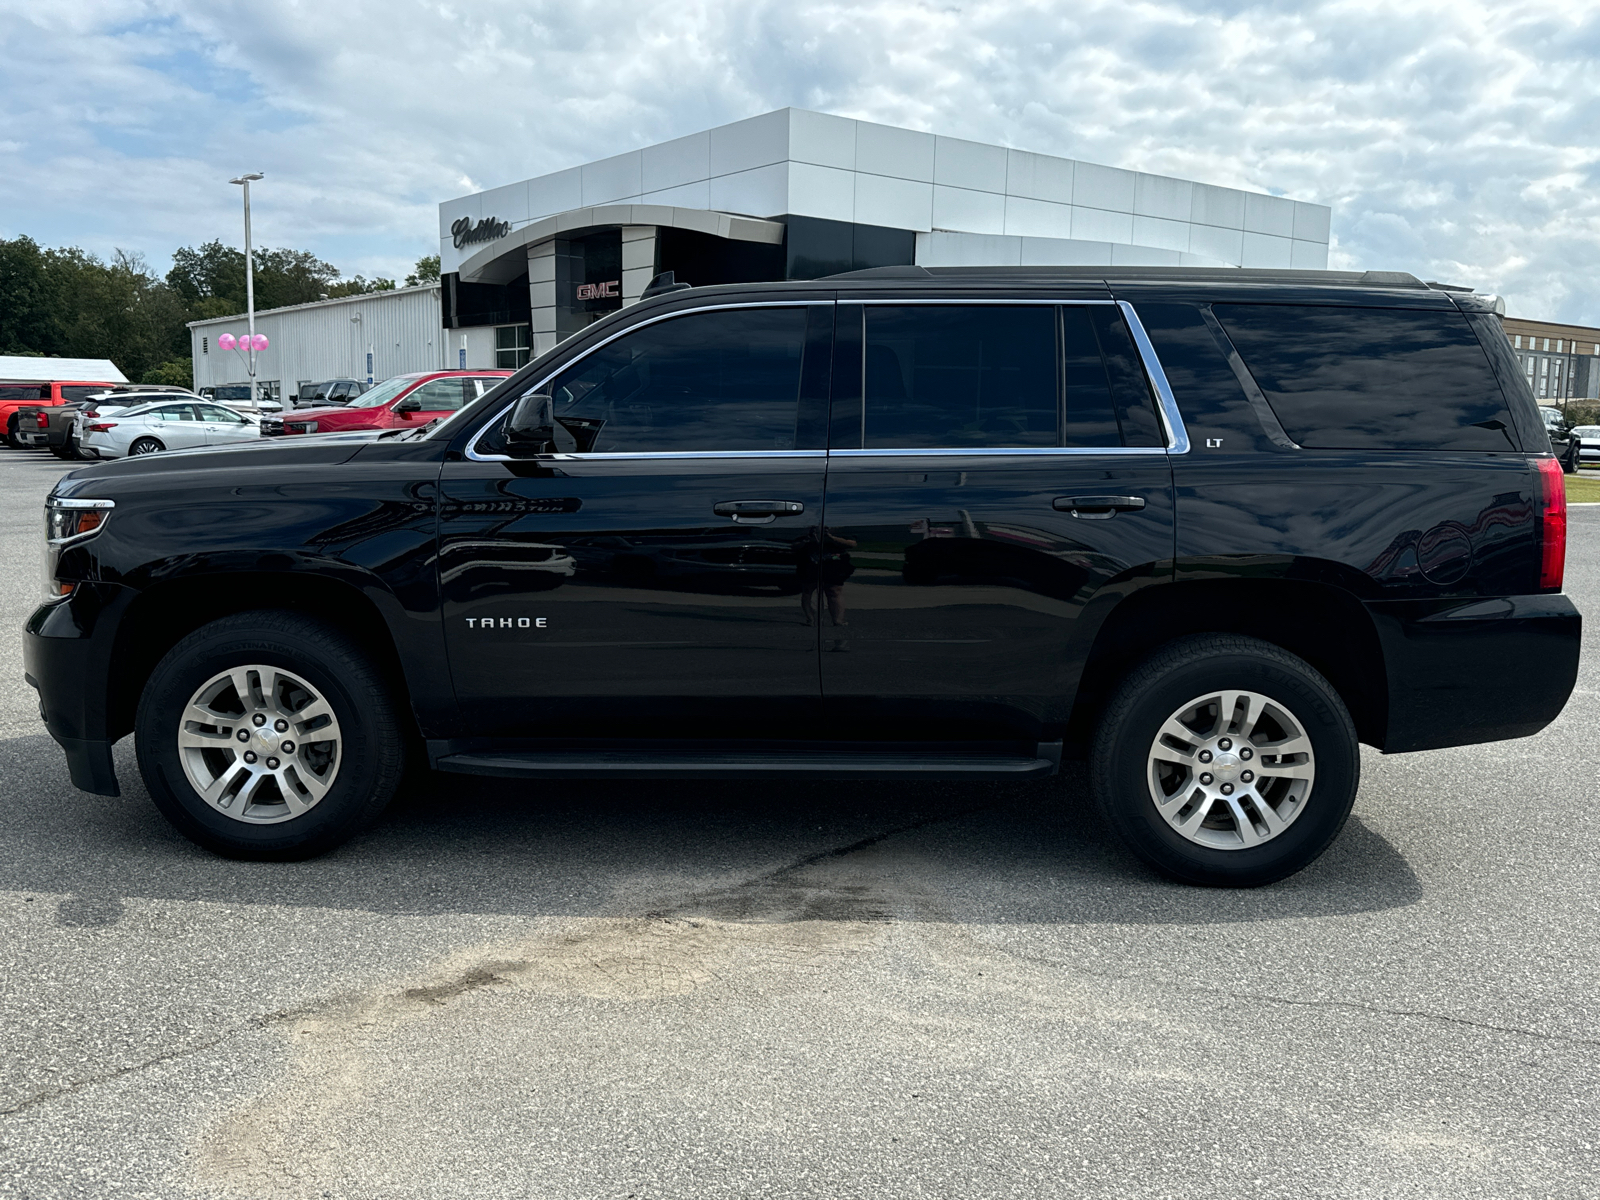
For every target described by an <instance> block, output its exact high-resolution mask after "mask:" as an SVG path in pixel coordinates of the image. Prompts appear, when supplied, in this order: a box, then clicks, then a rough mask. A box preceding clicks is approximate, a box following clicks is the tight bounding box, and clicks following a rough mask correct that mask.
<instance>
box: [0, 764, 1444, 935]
mask: <svg viewBox="0 0 1600 1200" xmlns="http://www.w3.org/2000/svg"><path fill="white" fill-rule="evenodd" d="M116 758H117V767H118V774H119V776H120V778H121V780H122V784H123V788H124V795H123V796H121V797H120V798H117V799H107V798H105V797H98V796H90V795H87V794H85V793H83V792H79V791H77V790H76V789H74V788H73V787H72V786H71V785H70V784H69V783H68V782H67V779H66V769H65V765H64V764H63V763H62V761H61V756H60V751H59V750H58V749H57V748H56V746H55V745H54V743H53V742H51V741H50V739H49V738H48V737H44V736H37V737H24V738H12V739H7V740H3V741H0V814H3V817H4V820H5V822H6V828H7V830H8V835H9V836H8V837H7V838H6V839H5V841H4V843H3V844H0V888H4V889H7V890H11V891H20V892H24V893H46V894H49V895H52V896H55V897H64V898H61V899H58V900H57V911H56V920H57V923H58V924H61V925H65V926H76V927H84V926H97V925H100V926H103V925H114V924H116V923H117V922H118V921H119V920H120V919H121V917H122V915H123V911H124V907H125V904H124V902H125V901H129V900H134V899H137V898H148V899H163V900H191V901H203V902H209V903H217V904H227V905H286V906H292V907H317V908H328V909H338V910H359V911H370V912H377V913H406V914H418V915H431V914H446V913H476V914H503V915H518V916H555V917H560V916H573V917H590V916H639V915H647V914H652V913H665V914H670V915H674V916H695V915H699V916H704V917H706V918H708V919H726V920H754V921H773V920H778V921H791V920H814V919H824V920H935V921H950V922H961V923H988V924H1012V923H1040V924H1097V923H1113V924H1138V925H1204V924H1216V923H1229V922H1249V921H1264V920H1277V919H1283V918H1291V917H1320V916H1335V915H1344V914H1349V913H1359V912H1372V911H1379V910H1386V909H1392V908H1398V907H1403V906H1406V905H1409V904H1414V903H1416V902H1417V901H1418V900H1419V899H1420V898H1421V896H1422V888H1421V885H1420V883H1419V882H1418V880H1417V878H1416V876H1415V874H1414V873H1413V872H1412V870H1411V868H1410V867H1409V865H1408V864H1407V863H1406V861H1405V860H1404V858H1403V857H1402V856H1401V855H1400V854H1399V853H1398V852H1397V851H1396V850H1395V849H1394V847H1393V846H1391V845H1390V844H1389V843H1388V842H1387V841H1385V840H1384V839H1383V838H1382V837H1381V836H1379V835H1378V834H1376V833H1374V832H1373V831H1372V830H1371V829H1369V828H1368V827H1367V826H1365V825H1363V824H1362V823H1361V822H1360V821H1359V820H1357V819H1352V820H1351V821H1350V823H1349V824H1348V825H1347V826H1346V828H1345V831H1344V833H1343V835H1342V836H1341V837H1340V838H1339V840H1338V841H1337V842H1336V843H1335V844H1334V846H1333V847H1332V848H1331V849H1330V850H1329V851H1328V853H1327V854H1325V855H1324V856H1323V857H1322V858H1321V859H1320V860H1319V861H1318V862H1316V863H1314V864H1313V865H1312V866H1311V867H1310V868H1308V869H1307V870H1305V871H1303V872H1301V873H1300V874H1298V875H1296V876H1294V877H1292V878H1290V879H1288V880H1285V881H1283V882H1282V883H1279V884H1276V885H1274V886H1272V887H1267V888H1260V889H1256V890H1251V891H1231V890H1215V889H1205V888H1192V887H1186V886H1183V885H1181V884H1175V883H1172V882H1170V881H1168V880H1166V879H1164V878H1162V877H1160V876H1158V875H1156V874H1154V873H1153V872H1151V871H1149V870H1148V869H1146V868H1145V867H1144V866H1143V865H1142V864H1140V863H1138V862H1137V861H1135V860H1133V859H1132V858H1130V857H1129V856H1127V855H1126V854H1125V853H1124V852H1123V851H1122V850H1121V849H1120V847H1118V846H1117V845H1116V844H1115V843H1114V841H1113V840H1112V838H1111V836H1110V835H1109V833H1108V831H1107V830H1106V829H1105V828H1104V827H1103V825H1102V824H1101V822H1100V820H1099V818H1098V815H1097V814H1096V813H1095V811H1094V809H1093V806H1092V804H1091V803H1090V802H1089V799H1088V795H1087V790H1086V787H1085V782H1084V778H1083V771H1082V770H1081V769H1079V768H1076V767H1069V768H1068V769H1067V770H1066V771H1065V772H1064V773H1063V776H1062V777H1061V778H1060V779H1056V780H1041V781H1035V782H1031V783H1023V784H1015V783H963V782H949V781H935V782H919V781H894V782H870V781H869V782H859V783H858V782H825V783H823V782H815V781H811V782H805V781H791V780H777V781H765V780H760V781H726V782H724V781H712V782H706V781H681V782H666V783H659V782H610V781H556V782H546V783H538V784H530V783H522V782H518V781H502V780H493V779H478V778H473V777H467V776H448V775H431V776H428V777H426V778H424V779H423V780H421V781H420V782H419V783H418V784H416V785H414V786H412V787H410V788H409V789H408V791H407V793H406V794H405V795H403V796H402V797H401V798H400V799H399V800H397V802H396V804H395V805H394V806H393V807H392V808H391V809H390V811H389V812H388V814H386V816H385V817H384V819H383V821H382V822H381V823H380V824H379V825H378V826H377V827H376V828H374V829H373V830H371V831H370V832H369V833H367V834H365V835H364V836H362V837H360V838H358V839H356V840H355V841H353V842H351V843H350V844H349V845H347V846H345V847H343V848H341V849H340V850H338V851H336V852H334V853H333V854H330V855H327V856H325V857H323V858H320V859H316V860H313V861H311V862H304V863H244V862H232V861H228V860H225V859H221V858H216V857H214V856H212V855H210V854H208V853H206V852H205V851H202V850H200V849H198V848H197V847H195V846H193V845H191V844H190V843H189V842H188V841H186V840H185V839H183V838H182V837H181V836H180V835H178V834H177V833H176V832H175V831H174V830H173V829H172V828H171V827H170V826H169V825H168V824H167V823H166V821H165V820H164V819H163V818H162V817H161V816H160V814H159V813H157V812H156V810H155V808H154V807H153V806H152V805H151V804H150V802H149V798H148V796H147V795H146V794H145V792H144V789H143V786H142V785H141V783H140V782H139V777H138V773H137V771H136V769H135V766H134V762H133V754H132V745H131V742H124V743H123V744H122V745H119V746H118V747H117V749H116Z"/></svg>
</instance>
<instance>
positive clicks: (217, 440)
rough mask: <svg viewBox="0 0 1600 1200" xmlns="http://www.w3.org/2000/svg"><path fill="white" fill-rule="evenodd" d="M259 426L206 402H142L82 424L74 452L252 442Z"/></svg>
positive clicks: (121, 452)
mask: <svg viewBox="0 0 1600 1200" xmlns="http://www.w3.org/2000/svg"><path fill="white" fill-rule="evenodd" d="M260 436H261V426H260V425H259V424H258V423H257V422H256V421H254V420H252V419H251V418H249V417H246V416H244V415H243V414H241V413H237V412H234V411H233V410H232V409H231V408H224V407H223V406H222V405H220V404H212V403H209V402H208V401H204V400H199V401H190V402H187V403H166V404H145V405H139V406H136V407H133V408H124V409H122V410H121V411H119V412H115V413H111V414H109V415H105V414H102V415H101V416H99V417H97V418H96V419H94V420H91V421H85V422H84V424H83V431H82V434H81V435H80V437H79V439H78V449H79V450H80V451H81V452H82V453H83V454H84V455H85V456H86V457H89V458H122V457H124V456H125V455H134V454H159V453H160V452H161V451H163V450H187V449H189V448H191V447H194V446H220V445H224V444H225V443H228V442H252V441H254V440H255V439H256V438H258V437H260Z"/></svg>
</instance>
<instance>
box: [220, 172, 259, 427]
mask: <svg viewBox="0 0 1600 1200" xmlns="http://www.w3.org/2000/svg"><path fill="white" fill-rule="evenodd" d="M263 178H265V176H264V175H263V174H262V173H261V172H260V171H256V172H253V173H252V174H249V175H241V176H239V178H237V179H230V180H228V182H229V183H237V184H240V185H241V186H242V187H243V188H244V302H245V312H246V313H247V314H248V319H249V322H250V354H249V356H248V357H247V358H246V359H245V369H246V370H247V371H248V372H249V375H250V404H251V407H254V406H255V403H256V351H255V341H256V263H255V257H254V256H253V255H252V253H251V251H250V181H251V180H253V179H263Z"/></svg>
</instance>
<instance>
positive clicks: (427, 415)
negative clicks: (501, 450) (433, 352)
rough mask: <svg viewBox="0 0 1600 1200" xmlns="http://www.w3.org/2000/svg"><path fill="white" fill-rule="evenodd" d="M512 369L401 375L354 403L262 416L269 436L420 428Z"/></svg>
mask: <svg viewBox="0 0 1600 1200" xmlns="http://www.w3.org/2000/svg"><path fill="white" fill-rule="evenodd" d="M512 373H513V372H511V371H491V370H482V371H419V372H417V373H416V374H414V375H396V376H395V377H394V378H392V379H386V380H384V381H383V382H382V383H380V384H378V386H377V387H375V388H373V389H372V390H371V391H369V392H363V393H362V394H361V395H359V396H357V397H356V398H355V399H354V400H352V401H350V403H349V404H330V405H327V406H326V407H323V408H297V409H295V410H294V411H292V412H286V413H274V414H272V415H271V416H266V417H262V418H261V432H262V434H263V436H269V437H270V436H276V435H279V434H289V433H349V432H351V431H352V430H357V429H416V428H419V427H421V426H423V425H426V424H427V423H428V422H429V421H432V420H434V419H435V418H436V417H448V416H449V415H450V414H451V413H453V412H455V411H456V410H457V409H460V408H463V407H465V406H466V405H468V404H471V403H472V402H473V401H474V400H476V399H477V398H478V397H479V396H481V395H483V394H484V393H485V392H487V391H488V390H489V389H490V388H493V387H497V386H499V384H500V383H501V381H502V380H504V379H506V378H507V377H509V376H510V375H511V374H512Z"/></svg>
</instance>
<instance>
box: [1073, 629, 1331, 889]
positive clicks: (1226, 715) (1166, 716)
mask: <svg viewBox="0 0 1600 1200" xmlns="http://www.w3.org/2000/svg"><path fill="white" fill-rule="evenodd" d="M1092 771H1093V779H1094V785H1095V798H1096V801H1097V802H1098V804H1099V806H1100V810H1101V812H1102V813H1103V814H1104V816H1105V818H1106V821H1107V823H1108V824H1110V826H1111V827H1112V829H1113V830H1115V831H1116V833H1117V834H1118V836H1119V837H1120V838H1121V839H1122V840H1123V842H1124V843H1125V844H1126V845H1127V846H1128V848H1129V849H1131V850H1132V851H1133V852H1134V853H1135V854H1137V855H1138V856H1139V857H1140V858H1142V859H1144V860H1145V861H1146V862H1148V863H1149V864H1151V865H1152V866H1154V867H1155V868H1157V869H1158V870H1160V871H1163V872H1165V873H1166V874H1168V875H1171V876H1172V877H1174V878H1176V879H1179V880H1182V881H1184V882H1186V883H1195V884H1203V885H1208V886H1213V887H1258V886H1260V885H1262V884H1267V883H1274V882H1276V881H1277V880H1280V879H1283V878H1284V877H1285V876H1288V875H1292V874H1294V873H1295V872H1296V871H1298V870H1300V869H1301V868H1302V867H1304V866H1306V865H1307V864H1309V863H1311V862H1312V861H1313V860H1315V859H1316V858H1317V857H1318V856H1319V855H1320V854H1321V853H1322V852H1323V851H1324V850H1326V849H1327V848H1328V846H1329V845H1330V844H1331V843H1332V842H1333V839H1334V838H1335V837H1337V836H1338V834H1339V831H1340V829H1342V828H1343V827H1344V823H1345V819H1346V818H1347V817H1348V816H1349V815H1350V808H1351V806H1352V805H1353V804H1354V803H1355V795H1356V787H1357V784H1358V782H1359V780H1360V772H1361V758H1360V751H1359V746H1358V743H1357V740H1356V731H1355V726H1354V724H1353V723H1352V722H1351V720H1350V714H1349V713H1348V712H1347V711H1346V710H1345V706H1344V702H1343V701H1342V700H1341V699H1340V697H1339V694H1338V693H1337V692H1336V691H1334V689H1333V687H1332V686H1331V685H1330V684H1329V683H1328V681H1327V680H1326V679H1324V678H1323V677H1322V676H1321V675H1320V674H1318V673H1317V671H1315V670H1314V669H1313V668H1312V667H1311V666H1310V665H1309V664H1308V663H1306V662H1305V661H1303V660H1302V659H1300V658H1297V657H1295V656H1294V655H1293V654H1290V653H1288V652H1287V651H1286V650H1283V649H1281V648H1279V647H1277V646H1274V645H1272V644H1271V643H1269V642H1263V641H1259V640H1257V639H1255V638H1248V637H1239V636H1234V635H1222V634H1212V635H1202V636H1196V637H1186V638H1180V639H1178V640H1177V641H1174V642H1171V643H1169V644H1167V645H1166V646H1164V647H1162V648H1161V649H1160V650H1158V651H1157V652H1156V653H1155V654H1153V655H1152V656H1151V657H1150V658H1149V659H1147V660H1146V661H1145V662H1144V663H1142V664H1141V665H1140V666H1139V667H1137V668H1135V669H1134V671H1133V672H1131V673H1130V674H1129V675H1128V677H1127V678H1126V679H1124V680H1123V682H1122V684H1121V686H1120V687H1119V688H1118V689H1117V692H1116V694H1115V696H1114V697H1113V699H1112V701H1111V704H1110V705H1109V706H1108V707H1107V709H1106V712H1105V715H1104V717H1103V718H1102V720H1101V723H1100V728H1099V730H1098V732H1097V734H1096V737H1095V744H1094V751H1093V761H1092Z"/></svg>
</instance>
